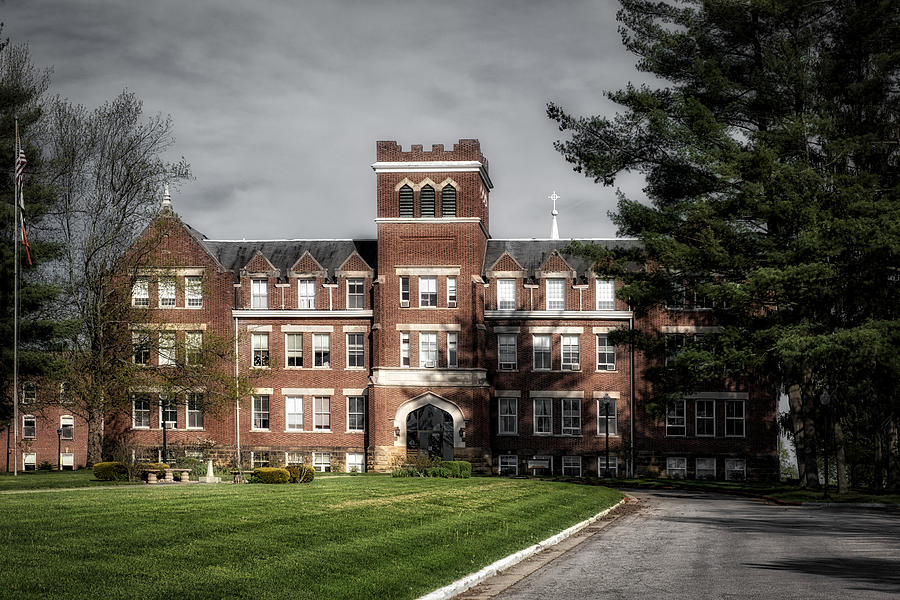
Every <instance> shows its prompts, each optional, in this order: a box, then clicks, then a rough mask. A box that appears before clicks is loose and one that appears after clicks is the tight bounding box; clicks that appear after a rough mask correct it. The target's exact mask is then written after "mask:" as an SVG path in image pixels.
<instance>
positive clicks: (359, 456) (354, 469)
mask: <svg viewBox="0 0 900 600" xmlns="http://www.w3.org/2000/svg"><path fill="white" fill-rule="evenodd" d="M347 472H348V473H365V472H366V456H365V454H363V453H362V452H348V453H347Z"/></svg>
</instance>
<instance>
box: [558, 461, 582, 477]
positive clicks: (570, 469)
mask: <svg viewBox="0 0 900 600" xmlns="http://www.w3.org/2000/svg"><path fill="white" fill-rule="evenodd" d="M562 472H563V475H570V476H572V477H581V457H580V456H563V457H562Z"/></svg>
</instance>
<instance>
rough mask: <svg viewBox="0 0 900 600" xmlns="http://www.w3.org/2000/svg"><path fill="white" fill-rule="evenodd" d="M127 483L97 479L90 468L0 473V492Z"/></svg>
mask: <svg viewBox="0 0 900 600" xmlns="http://www.w3.org/2000/svg"><path fill="white" fill-rule="evenodd" d="M123 484H124V485H127V484H128V482H127V481H121V482H116V481H97V480H96V479H94V472H93V471H92V470H91V469H81V470H80V471H19V474H18V475H13V474H12V473H0V492H5V491H7V490H36V489H45V488H70V487H72V488H77V487H91V486H95V485H123Z"/></svg>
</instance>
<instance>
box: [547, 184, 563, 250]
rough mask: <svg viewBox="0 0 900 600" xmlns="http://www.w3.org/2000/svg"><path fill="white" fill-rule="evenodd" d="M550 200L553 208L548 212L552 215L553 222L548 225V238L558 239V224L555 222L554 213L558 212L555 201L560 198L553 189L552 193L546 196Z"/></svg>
mask: <svg viewBox="0 0 900 600" xmlns="http://www.w3.org/2000/svg"><path fill="white" fill-rule="evenodd" d="M547 197H548V198H550V199H551V200H553V210H551V211H550V214H551V215H552V216H553V223H552V224H551V225H550V239H551V240H558V239H559V226H558V225H557V224H556V215H558V214H559V211H558V210H556V201H557V200H559V199H560V198H561V196H558V195H557V194H556V190H553V193H552V194H550V195H549V196H547Z"/></svg>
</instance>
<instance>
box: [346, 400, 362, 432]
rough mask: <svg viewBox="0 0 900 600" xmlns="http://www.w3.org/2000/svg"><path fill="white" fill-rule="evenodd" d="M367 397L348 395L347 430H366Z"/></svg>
mask: <svg viewBox="0 0 900 600" xmlns="http://www.w3.org/2000/svg"><path fill="white" fill-rule="evenodd" d="M365 429H366V397H365V396H347V431H365Z"/></svg>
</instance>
